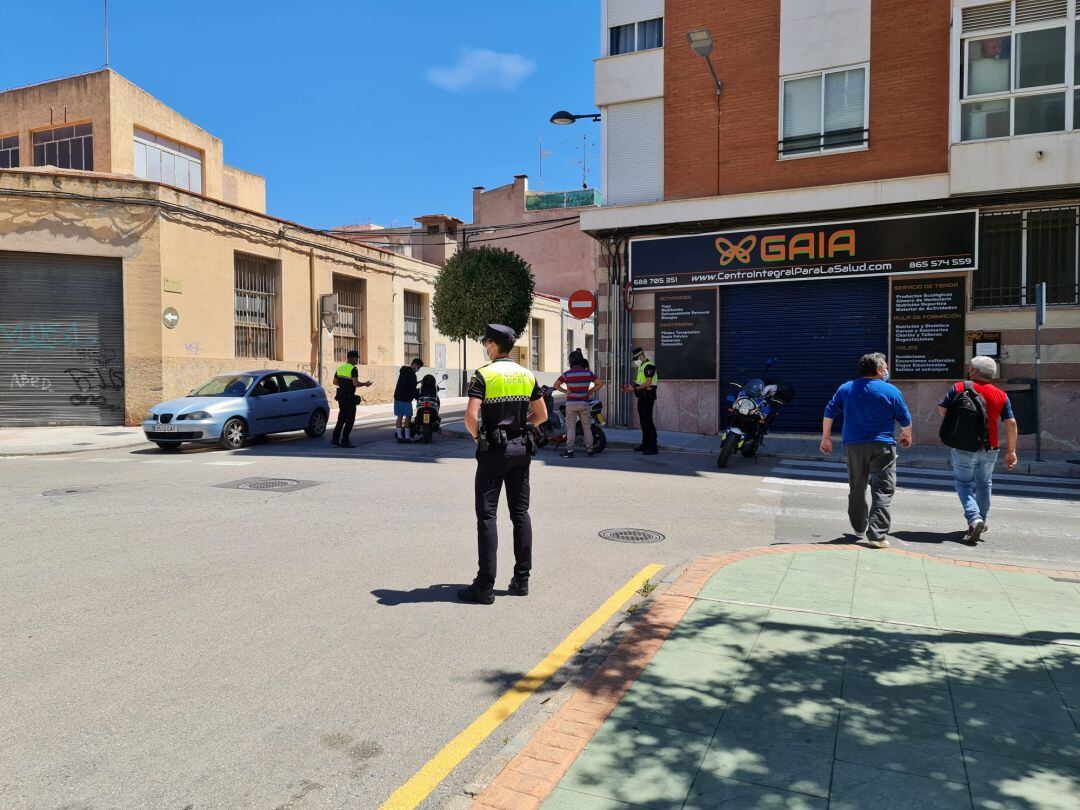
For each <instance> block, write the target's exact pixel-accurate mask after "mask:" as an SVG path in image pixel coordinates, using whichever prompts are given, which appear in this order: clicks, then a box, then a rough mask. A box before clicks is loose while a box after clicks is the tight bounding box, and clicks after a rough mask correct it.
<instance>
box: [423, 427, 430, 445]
mask: <svg viewBox="0 0 1080 810" xmlns="http://www.w3.org/2000/svg"><path fill="white" fill-rule="evenodd" d="M420 441H422V442H423V443H424V444H431V425H430V424H426V425H424V432H423V433H421V434H420Z"/></svg>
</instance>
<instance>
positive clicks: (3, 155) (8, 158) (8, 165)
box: [0, 135, 19, 169]
mask: <svg viewBox="0 0 1080 810" xmlns="http://www.w3.org/2000/svg"><path fill="white" fill-rule="evenodd" d="M18 167H19V136H18V135H9V136H7V137H6V138H0V169H17V168H18Z"/></svg>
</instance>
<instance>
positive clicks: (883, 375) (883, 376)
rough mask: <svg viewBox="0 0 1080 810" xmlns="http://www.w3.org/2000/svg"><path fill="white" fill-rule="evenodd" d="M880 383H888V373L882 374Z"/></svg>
mask: <svg viewBox="0 0 1080 810" xmlns="http://www.w3.org/2000/svg"><path fill="white" fill-rule="evenodd" d="M881 381H882V382H888V381H889V372H887V371H886V372H885V373H884V374H882V375H881Z"/></svg>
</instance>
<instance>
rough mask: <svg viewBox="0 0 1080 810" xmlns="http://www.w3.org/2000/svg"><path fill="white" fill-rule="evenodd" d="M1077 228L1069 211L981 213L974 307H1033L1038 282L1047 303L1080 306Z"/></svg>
mask: <svg viewBox="0 0 1080 810" xmlns="http://www.w3.org/2000/svg"><path fill="white" fill-rule="evenodd" d="M1078 224H1080V209H1077V208H1071V207H1070V208H1039V209H1032V210H1029V211H1003V212H994V213H988V214H981V215H980V216H979V269H978V270H976V271H975V272H974V273H973V274H972V292H973V301H972V304H973V306H975V307H1023V306H1033V305H1034V304H1035V285H1036V284H1038V283H1039V282H1043V281H1045V282H1046V301H1047V303H1049V304H1078V303H1080V271H1078V265H1077V250H1076V245H1077V241H1076V240H1077V233H1078Z"/></svg>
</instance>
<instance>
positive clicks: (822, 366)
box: [720, 277, 889, 433]
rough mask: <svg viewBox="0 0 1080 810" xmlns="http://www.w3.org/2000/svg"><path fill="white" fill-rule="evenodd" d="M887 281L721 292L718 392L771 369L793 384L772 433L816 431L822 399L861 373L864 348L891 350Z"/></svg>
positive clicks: (737, 288) (813, 283)
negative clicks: (767, 367) (791, 395)
mask: <svg viewBox="0 0 1080 810" xmlns="http://www.w3.org/2000/svg"><path fill="white" fill-rule="evenodd" d="M888 333H889V280H888V279H887V278H884V277H881V278H864V279H837V280H828V281H800V282H776V283H771V284H742V285H738V286H732V287H724V288H722V289H721V290H720V385H721V388H720V390H721V400H722V401H721V405H722V406H723V405H725V404H726V403H724V402H723V397H725V396H727V394H728V393H729V392H734V391H735V389H734V388H732V387H731V386H729V385H728V383H730V382H738V383H744V382H746V380H747V379H750V378H752V377H762V376H763V375H764V374H765V371H764V364H765V359H766V358H769V357H775V358H777V360H776V363H775V364H774V365H773V366H772V368H771V370H770V371H769V372H768V374H769V376H771V377H772V378H773V379H775V380H778V381H781V382H785V383H788V384H789V385H791V386H793V387H794V389H795V398H794V400H793V401H792V402H791V404H789V405H786V406H784V408H783V410H782V411H781V412H780V415H779V416H778V417H777V419H776V421H775V422H774V423H773V426H772V428H771V430H772V431H773V432H778V433H783V432H786V433H817V432H820V430H821V418H822V416H824V412H825V404H826V403H827V402H828V401H829V399H830V398H831V397H832V395H833V393H834V392H835V391H836V389H837V388H838V387H839V386H840V384H841V383H843V382H844V381H846V380H850V379H852V378H853V377H855V376H856V375H857V374H858V362H859V358H860V357H862V355H864V354H866V353H867V352H882V353H888V346H889V343H888V338H889V334H888Z"/></svg>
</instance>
